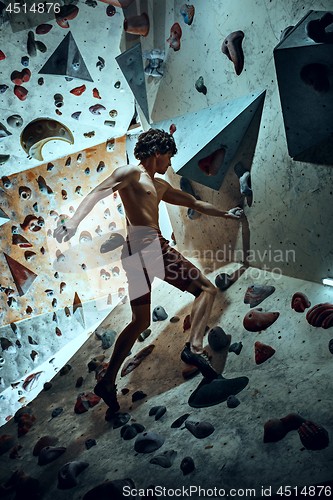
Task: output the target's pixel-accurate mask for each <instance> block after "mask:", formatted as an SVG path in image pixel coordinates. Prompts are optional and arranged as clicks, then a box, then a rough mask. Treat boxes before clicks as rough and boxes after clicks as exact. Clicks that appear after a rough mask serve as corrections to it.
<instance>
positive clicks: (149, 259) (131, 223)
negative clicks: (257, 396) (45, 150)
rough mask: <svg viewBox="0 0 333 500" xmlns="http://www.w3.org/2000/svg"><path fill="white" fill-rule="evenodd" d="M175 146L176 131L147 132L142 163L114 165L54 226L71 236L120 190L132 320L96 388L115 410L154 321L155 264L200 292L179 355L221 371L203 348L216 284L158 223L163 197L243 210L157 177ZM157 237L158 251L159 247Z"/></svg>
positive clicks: (201, 208) (174, 281) (236, 212)
mask: <svg viewBox="0 0 333 500" xmlns="http://www.w3.org/2000/svg"><path fill="white" fill-rule="evenodd" d="M176 152H177V148H176V144H175V142H174V139H173V137H172V135H170V134H168V133H167V132H164V131H162V130H158V129H150V130H148V131H147V132H143V133H142V134H140V136H139V139H138V142H137V144H136V146H135V149H134V155H135V157H136V158H137V159H138V160H139V161H140V164H139V165H138V166H134V165H126V166H123V167H119V168H117V169H115V170H114V171H113V172H112V174H111V175H110V177H108V178H107V179H106V180H105V181H103V182H102V183H101V184H100V185H99V186H97V187H96V188H95V189H93V190H92V191H91V192H90V193H89V194H88V195H87V196H86V198H85V199H84V200H83V201H82V203H81V204H80V205H79V207H78V209H77V210H76V212H75V214H74V216H73V217H72V218H71V219H69V220H67V221H66V222H65V225H61V226H59V227H57V229H56V230H55V231H54V236H55V238H56V239H57V241H59V242H61V241H62V240H64V241H68V240H69V239H70V238H72V236H73V235H74V234H75V233H76V230H77V228H78V226H79V224H80V222H81V221H82V220H83V219H84V218H85V217H86V215H87V214H88V213H89V212H90V211H91V210H92V208H93V207H94V206H95V205H96V203H98V202H99V201H100V200H101V199H103V198H105V197H106V196H109V195H111V194H112V193H113V192H115V191H119V195H120V197H121V200H122V202H123V205H124V209H125V212H126V218H127V224H128V227H127V229H128V236H127V240H126V242H125V244H124V247H123V253H122V258H123V266H124V269H125V271H126V274H127V279H128V294H129V298H130V304H131V309H132V321H131V322H130V323H129V325H127V326H126V328H125V329H124V330H123V331H122V332H121V333H120V335H119V336H118V338H117V341H116V343H115V346H114V350H113V353H112V356H111V359H110V363H109V365H108V368H107V370H106V373H105V375H104V377H103V378H102V380H100V381H99V382H98V383H97V385H96V386H95V389H94V391H95V393H96V394H97V395H98V396H100V397H101V398H102V399H103V400H104V401H105V403H106V404H107V405H108V406H109V410H108V411H109V413H111V414H112V413H115V412H117V411H118V410H119V408H120V407H119V403H118V401H117V392H116V385H115V382H116V377H117V373H118V371H119V369H120V367H121V365H122V363H123V361H124V360H125V358H126V357H127V355H128V353H129V352H130V350H131V348H132V346H133V344H134V342H135V341H136V340H137V338H138V337H139V335H140V333H142V332H143V331H144V330H146V329H147V328H148V327H149V325H150V318H151V311H150V302H151V300H150V299H151V294H150V290H151V282H152V279H153V275H154V268H155V269H156V270H157V271H156V273H155V275H156V276H159V277H162V279H164V280H165V281H167V282H168V283H170V284H171V285H174V286H175V287H177V288H179V289H180V290H183V291H185V290H186V291H187V292H190V293H192V294H193V295H194V296H195V297H196V298H195V300H194V303H193V307H192V311H191V333H190V339H189V342H187V343H186V344H185V347H184V349H183V351H182V353H181V359H182V360H183V361H184V362H185V363H188V364H191V365H195V366H197V367H198V368H199V370H200V371H201V373H202V374H203V376H204V377H206V378H208V379H211V380H212V379H214V378H215V377H217V375H218V374H217V373H216V372H215V370H214V368H213V367H212V365H211V364H210V361H209V359H208V356H207V355H206V353H205V352H204V350H203V337H204V333H205V328H206V325H207V323H208V320H209V316H210V313H211V310H212V306H213V302H214V299H215V295H216V292H217V289H216V288H215V286H214V285H213V284H212V283H211V282H210V281H209V280H208V279H207V278H206V277H205V276H204V275H203V274H202V273H201V272H200V271H199V269H197V268H196V267H195V266H194V265H193V264H192V263H191V262H189V261H188V260H187V259H185V258H184V257H183V256H182V255H181V254H180V253H179V252H177V250H175V249H174V248H171V247H170V246H169V245H168V241H167V240H165V239H164V238H163V236H162V235H161V233H160V229H159V223H158V205H159V202H160V201H161V200H163V201H165V202H166V203H171V204H173V205H179V206H184V207H188V208H192V209H194V210H196V211H198V212H201V213H202V214H206V215H211V216H215V217H224V218H228V219H240V217H241V216H242V213H243V211H242V210H241V209H240V208H239V207H236V208H234V209H231V210H229V211H228V212H225V211H224V210H221V209H219V208H217V207H214V206H213V205H211V204H210V203H206V202H204V201H201V200H197V199H196V198H195V197H194V196H192V195H190V194H188V193H185V192H183V191H181V190H179V189H175V188H173V187H172V186H171V185H170V184H169V183H168V182H166V181H165V180H163V179H161V178H155V174H162V175H163V174H165V173H166V171H167V169H168V167H169V166H170V165H171V163H170V160H171V158H172V156H174V155H175V154H176ZM156 242H158V248H159V252H156ZM151 249H152V250H151ZM157 254H158V255H157ZM135 257H136V258H135ZM155 261H156V262H157V264H156V262H155ZM154 262H155V263H154ZM160 264H162V266H161V265H160ZM140 267H141V269H139V268H140ZM161 267H162V269H163V271H164V273H163V275H162V276H161V275H160V274H159V271H160V269H161ZM140 273H141V274H140ZM142 276H144V279H142Z"/></svg>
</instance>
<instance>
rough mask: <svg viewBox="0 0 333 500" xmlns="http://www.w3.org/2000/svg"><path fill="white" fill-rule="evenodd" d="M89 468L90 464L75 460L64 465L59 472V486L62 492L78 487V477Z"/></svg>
mask: <svg viewBox="0 0 333 500" xmlns="http://www.w3.org/2000/svg"><path fill="white" fill-rule="evenodd" d="M88 466H89V464H88V462H83V461H80V460H74V461H73V462H68V463H67V464H64V465H63V466H62V467H61V469H60V470H59V471H58V485H57V487H58V488H59V489H60V490H67V489H70V488H74V486H76V485H77V479H76V478H77V476H78V475H79V474H81V472H82V471H84V470H85V469H86V468H87V467H88Z"/></svg>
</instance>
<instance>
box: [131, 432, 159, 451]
mask: <svg viewBox="0 0 333 500" xmlns="http://www.w3.org/2000/svg"><path fill="white" fill-rule="evenodd" d="M163 443H164V437H162V436H160V435H159V434H157V433H156V432H144V433H143V434H140V435H139V436H138V437H137V438H136V440H135V443H134V450H135V451H136V452H137V453H151V452H153V451H156V450H158V449H159V448H160V447H161V446H162V444H163Z"/></svg>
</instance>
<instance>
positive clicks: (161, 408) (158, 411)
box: [149, 406, 167, 420]
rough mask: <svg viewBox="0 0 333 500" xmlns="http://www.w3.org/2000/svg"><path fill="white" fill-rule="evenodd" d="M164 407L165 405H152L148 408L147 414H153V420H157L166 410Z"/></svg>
mask: <svg viewBox="0 0 333 500" xmlns="http://www.w3.org/2000/svg"><path fill="white" fill-rule="evenodd" d="M166 410H167V409H166V407H165V406H153V407H152V408H151V409H150V410H149V416H150V417H151V416H153V415H155V420H159V419H160V418H161V417H163V415H164V413H165V412H166Z"/></svg>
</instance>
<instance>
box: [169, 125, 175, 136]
mask: <svg viewBox="0 0 333 500" xmlns="http://www.w3.org/2000/svg"><path fill="white" fill-rule="evenodd" d="M176 130H177V127H176V125H175V124H174V123H171V125H170V127H169V133H170V134H171V135H173V134H174V133H175V132H176Z"/></svg>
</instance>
